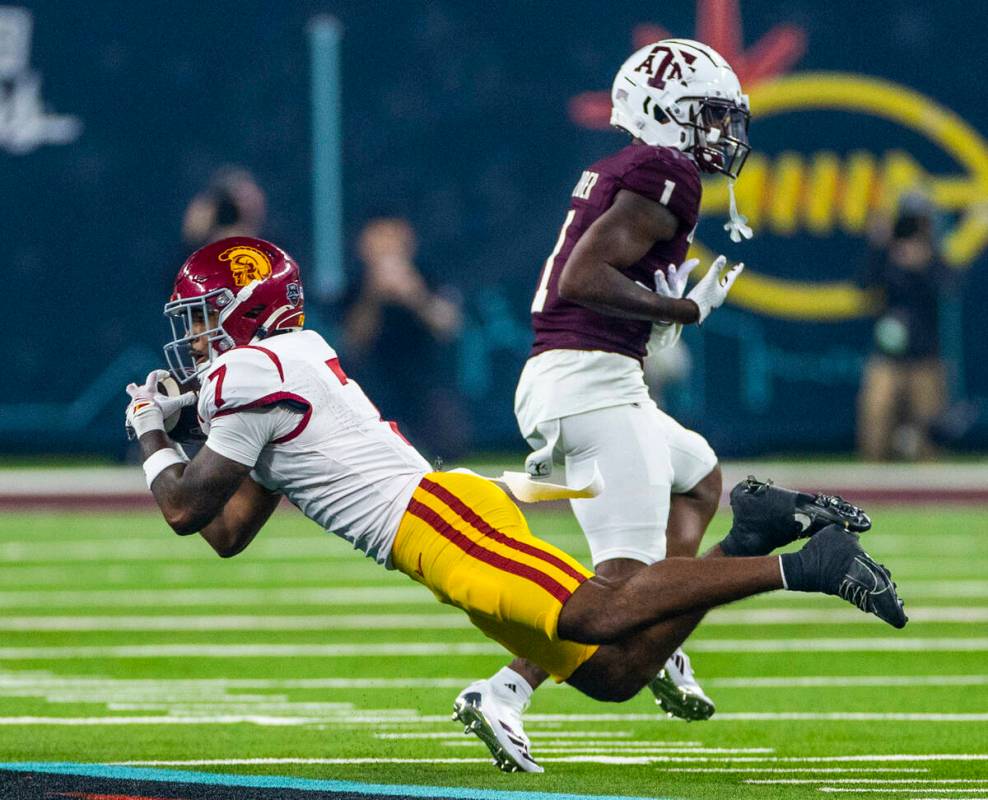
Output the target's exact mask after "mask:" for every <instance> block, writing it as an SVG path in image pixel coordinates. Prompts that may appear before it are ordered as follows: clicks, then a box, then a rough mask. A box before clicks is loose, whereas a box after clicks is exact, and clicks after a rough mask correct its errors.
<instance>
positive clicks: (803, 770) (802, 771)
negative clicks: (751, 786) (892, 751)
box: [663, 766, 930, 784]
mask: <svg viewBox="0 0 988 800" xmlns="http://www.w3.org/2000/svg"><path fill="white" fill-rule="evenodd" d="M663 771H664V772H685V773H689V772H719V773H731V772H740V773H754V772H757V773H759V774H765V773H771V774H773V775H775V774H783V773H797V774H799V775H807V774H814V775H815V774H827V775H829V774H837V773H848V772H866V773H868V774H869V775H870V774H871V773H873V772H890V773H903V772H920V773H925V774H929V772H930V771H929V770H928V769H923V768H922V767H875V766H868V767H792V768H781V769H780V768H778V767H666V768H665V769H664V770H663ZM827 780H832V779H829V778H828V779H827ZM917 780H922V778H917ZM808 782H809V783H816V784H819V783H820V780H819V779H816V780H812V781H808Z"/></svg>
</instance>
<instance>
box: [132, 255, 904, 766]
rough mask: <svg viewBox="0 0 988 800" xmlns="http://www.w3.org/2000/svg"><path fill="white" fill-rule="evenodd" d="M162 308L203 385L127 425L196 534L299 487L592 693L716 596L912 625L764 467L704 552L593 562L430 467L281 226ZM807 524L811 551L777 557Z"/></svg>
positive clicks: (260, 509)
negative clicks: (320, 326)
mask: <svg viewBox="0 0 988 800" xmlns="http://www.w3.org/2000/svg"><path fill="white" fill-rule="evenodd" d="M667 303H668V306H667V307H668V308H669V309H670V311H671V312H672V313H674V314H675V315H676V316H677V317H679V318H683V319H686V318H688V317H689V315H690V313H691V312H693V313H694V314H695V307H694V304H693V303H692V302H691V301H687V300H683V299H668V300H667ZM164 311H165V315H166V316H167V317H168V318H169V320H170V321H171V323H172V326H173V339H172V341H170V342H169V343H168V344H167V345H166V346H165V355H166V358H167V360H168V363H169V365H170V367H171V370H172V373H173V374H174V376H175V378H176V379H177V380H178V381H179V382H180V383H183V384H184V385H186V386H193V387H195V388H193V389H190V390H189V391H187V392H186V393H185V394H182V395H180V396H178V397H172V396H166V395H163V394H160V393H159V392H158V391H157V383H158V380H159V379H160V377H161V375H160V371H157V370H156V371H154V372H152V373H151V374H150V375H149V376H148V378H147V380H146V381H145V383H144V384H143V385H137V384H130V385H129V386H128V387H127V392H128V394H129V395H130V397H131V402H130V403H129V405H128V407H127V411H126V420H127V425H128V426H129V427H130V428H131V429H132V430H133V432H134V434H135V435H136V436H137V438H138V441H139V444H140V449H141V453H142V457H143V468H144V473H145V478H146V480H147V483H148V486H149V487H150V490H151V492H152V494H153V495H154V498H155V500H156V502H157V504H158V506H159V508H160V509H161V513H162V515H163V516H164V518H165V520H166V521H167V523H168V524H169V525H170V526H171V527H172V529H173V530H174V531H175V532H176V533H178V534H181V535H188V534H193V533H196V532H198V533H199V534H200V535H201V536H202V537H203V538H204V539H205V540H206V541H207V542H208V543H209V544H210V545H211V546H212V547H213V549H214V550H215V551H216V552H217V553H218V554H219V555H221V556H223V557H230V556H234V555H236V554H237V553H239V552H241V551H242V550H243V549H244V548H245V547H247V546H248V545H249V544H250V542H251V541H252V540H253V538H254V537H255V536H256V535H257V534H258V532H259V531H260V530H261V528H262V527H263V526H264V524H265V522H267V520H268V518H269V517H270V516H271V514H272V513H273V511H274V510H275V508H276V507H277V505H278V503H279V501H280V499H281V498H282V497H287V498H288V500H289V501H291V502H292V503H293V504H294V505H295V506H296V507H298V508H299V509H300V510H301V511H302V513H303V514H305V515H306V516H307V517H308V518H309V519H311V520H313V521H314V522H315V523H316V524H318V525H319V526H320V527H321V528H322V529H324V530H326V531H328V532H332V533H334V534H336V535H337V536H340V537H342V538H343V539H345V540H347V541H348V542H350V543H351V544H352V545H353V547H354V548H356V549H357V550H359V551H360V552H362V553H364V554H365V555H366V556H367V557H369V558H371V559H373V560H374V561H375V562H376V563H378V564H380V565H381V566H382V567H383V568H385V569H391V570H397V571H399V572H402V573H404V574H405V575H406V576H407V577H409V578H411V579H412V580H414V581H416V582H418V583H421V584H423V586H424V587H426V588H427V589H429V590H431V591H432V593H433V594H434V595H436V597H437V598H438V599H439V600H440V601H441V602H443V603H448V604H450V605H453V606H456V607H458V608H460V609H462V610H463V611H464V612H465V613H466V614H467V615H468V616H469V618H470V620H471V621H472V622H473V624H474V625H475V626H476V627H477V628H478V629H479V630H480V631H481V632H482V633H484V634H485V635H486V636H488V637H490V638H492V639H494V640H495V641H497V642H499V643H500V644H502V645H503V646H504V647H505V649H506V650H507V651H508V652H510V653H512V654H513V655H515V656H516V657H518V658H524V659H527V660H528V661H530V662H531V663H533V664H535V665H537V666H538V667H539V668H540V669H542V670H544V671H545V672H546V673H547V674H549V675H551V676H553V677H554V678H555V679H556V680H559V681H566V682H567V683H569V684H570V685H572V686H574V687H575V688H577V689H579V690H580V691H582V692H584V693H585V694H587V695H589V696H590V697H593V698H596V699H599V700H610V701H621V700H626V699H628V698H630V697H633V696H634V695H635V694H636V693H637V692H638V691H639V690H640V689H641V688H642V687H643V686H645V685H646V684H647V683H648V682H649V681H651V680H652V679H653V678H654V677H655V675H656V673H657V672H658V670H659V669H660V668H661V666H662V665H663V664H664V663H665V661H666V659H668V658H669V656H670V655H671V653H672V652H673V651H674V650H675V648H676V647H678V646H679V644H680V643H681V642H682V641H683V639H684V638H685V637H686V636H688V635H689V633H690V632H691V631H692V630H693V628H694V626H695V625H696V624H697V623H698V621H699V620H700V618H701V617H702V616H703V614H704V613H705V612H706V611H707V610H708V609H710V608H713V607H715V606H718V605H721V604H724V603H729V602H731V601H733V600H738V599H741V598H744V597H748V596H750V595H753V594H757V593H760V592H767V591H772V590H777V589H789V590H792V591H813V592H822V593H825V594H833V595H837V596H840V597H842V598H844V599H845V600H848V601H850V602H852V603H854V604H855V605H857V606H858V607H859V608H861V609H862V610H864V611H866V612H870V613H872V614H875V615H876V616H878V617H880V618H881V619H883V620H884V621H886V622H888V623H889V624H891V625H893V626H895V627H902V626H903V625H905V623H906V617H905V614H904V613H903V610H902V605H901V602H900V601H899V599H898V597H897V595H896V593H895V589H894V586H893V584H892V580H891V577H890V575H889V573H888V572H887V571H886V570H885V569H884V568H883V567H882V566H881V565H879V564H877V563H876V562H874V561H873V560H872V559H871V558H870V557H869V556H868V555H867V554H866V553H865V552H864V551H863V550H862V549H861V547H860V545H859V543H858V539H857V537H856V536H855V535H853V534H851V533H848V532H846V531H845V530H843V528H841V527H840V526H837V525H830V526H825V527H822V529H819V530H817V529H813V530H805V529H804V528H803V527H800V526H796V527H793V526H792V525H791V519H789V514H788V510H789V505H790V504H791V502H792V500H793V498H792V497H790V495H789V494H787V493H785V491H784V490H775V488H776V487H767V486H765V485H764V484H760V485H759V486H758V487H756V488H754V489H753V490H752V491H750V492H748V493H747V494H746V499H745V502H746V503H747V504H748V505H747V506H746V507H745V508H744V509H743V510H744V511H745V515H744V516H745V519H746V520H747V522H746V523H745V524H743V525H742V524H736V525H735V527H734V529H732V532H731V534H729V536H728V539H727V540H725V542H724V543H723V545H722V547H721V548H715V549H714V551H713V552H712V553H710V554H708V557H705V558H703V559H693V558H669V559H666V560H663V561H659V562H657V563H654V564H651V565H649V566H645V567H643V568H642V569H640V570H637V571H636V572H634V573H633V574H630V575H628V576H622V577H619V578H604V577H600V576H595V575H593V574H592V573H591V572H590V571H589V570H587V569H586V568H584V567H583V566H582V565H581V564H580V563H579V562H578V561H576V560H575V559H574V558H572V557H570V556H569V555H568V554H567V553H565V552H563V551H562V550H560V549H558V548H556V547H554V546H552V545H550V544H548V543H546V542H544V541H542V540H540V539H538V538H537V537H536V536H534V535H533V534H532V532H531V531H530V530H529V528H528V525H527V523H526V521H525V518H524V516H523V515H522V514H521V512H520V511H519V509H518V507H517V506H516V505H515V504H514V503H513V502H512V500H511V499H510V498H509V497H508V495H507V494H505V493H504V492H503V491H502V490H501V489H500V488H498V487H497V486H496V485H495V484H494V483H492V482H491V481H489V480H487V479H485V478H482V477H480V476H477V475H474V474H466V473H461V472H434V471H431V470H430V468H429V465H428V464H427V463H426V461H425V459H423V458H422V456H421V455H419V453H418V452H417V451H416V450H415V448H414V447H412V446H411V445H410V444H409V443H408V442H407V441H406V440H405V439H404V438H403V437H402V436H401V434H400V433H399V431H398V429H397V426H395V425H394V423H391V422H387V421H385V420H384V419H382V417H381V414H380V412H379V411H378V409H377V408H376V407H375V406H374V404H373V403H372V402H371V401H370V400H369V399H368V398H367V396H366V395H365V394H364V392H363V391H362V390H361V388H360V386H359V385H358V384H357V383H356V382H355V381H353V380H352V379H350V378H349V377H348V376H347V374H346V372H345V370H344V367H343V365H341V363H340V360H339V358H338V356H337V354H336V352H335V351H334V350H333V348H332V347H330V345H329V344H328V343H327V342H326V341H325V340H324V339H323V338H322V337H321V336H320V335H319V334H318V333H316V332H314V331H311V330H305V329H304V327H303V325H304V294H303V287H302V282H301V279H300V276H299V270H298V266H297V264H296V263H295V261H294V260H293V259H292V258H291V257H290V256H289V255H288V254H287V253H285V252H284V251H282V250H281V249H280V248H278V247H276V246H275V245H273V244H271V243H270V242H266V241H263V240H261V239H254V238H247V237H236V238H231V239H224V240H221V241H218V242H215V243H213V244H210V245H207V246H206V247H204V248H202V249H201V250H198V251H197V252H195V253H194V254H192V255H191V256H190V257H189V259H188V260H187V261H186V262H185V264H184V265H183V266H182V267H181V269H180V270H179V273H178V276H177V278H176V281H175V286H174V292H173V294H172V296H171V299H170V300H169V302H168V303H167V304H166V305H165V307H164ZM193 404H195V406H196V410H197V413H198V416H199V420H200V425H201V428H202V430H203V432H204V433H205V434H206V437H207V438H206V442H205V445H204V446H203V447H202V448H201V449H200V450H199V452H198V453H197V454H196V455H195V456H194V457H193V458H192V459H191V461H188V460H186V459H185V458H184V457H183V455H182V454H181V453H180V452H179V451H178V450H177V449H176V448H175V446H174V442H172V440H171V439H169V437H168V436H167V435H166V433H165V419H166V418H168V419H170V418H171V417H172V416H173V415H174V414H175V413H176V412H178V411H179V410H180V409H181V408H182V407H184V406H187V405H193ZM773 490H774V491H773ZM780 510H781V512H782V513H780ZM808 533H812V534H813V536H812V538H810V539H809V541H808V542H807V544H806V545H805V546H804V547H803V549H802V550H800V551H798V552H795V553H791V554H785V555H782V556H769V555H767V554H768V553H770V552H771V551H772V550H773V549H775V548H777V547H781V546H782V545H785V544H788V543H789V542H791V541H793V540H794V539H795V538H797V537H799V536H805V535H807V534H808ZM729 540H730V541H729ZM728 554H731V555H733V556H735V557H731V558H724V557H720V556H724V555H728ZM464 709H465V710H464V712H463V716H464V717H465V718H466V719H467V721H468V722H467V724H468V726H470V727H471V728H473V729H474V730H475V731H477V733H478V734H479V735H481V738H483V739H484V741H485V743H487V745H488V747H490V749H491V751H492V752H493V753H494V754H495V758H496V759H497V760H498V763H499V764H501V765H502V766H503V767H504V768H506V769H529V768H530V767H532V765H534V762H532V765H529V764H528V763H527V762H524V763H523V764H522V765H519V764H518V763H517V762H516V761H515V760H514V759H515V758H516V757H517V756H516V755H515V753H516V751H517V745H516V744H515V743H514V742H513V741H512V734H511V731H506V730H504V729H502V728H492V727H490V726H487V721H486V717H484V715H483V714H480V713H479V711H478V709H479V706H477V705H476V704H473V703H472V698H467V701H466V703H465V706H464ZM474 711H478V713H474ZM534 766H536V767H537V765H534Z"/></svg>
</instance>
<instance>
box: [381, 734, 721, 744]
mask: <svg viewBox="0 0 988 800" xmlns="http://www.w3.org/2000/svg"><path fill="white" fill-rule="evenodd" d="M546 735H549V734H546ZM551 735H552V736H555V737H556V738H557V739H590V738H597V739H621V738H625V737H629V736H631V731H558V732H557V731H553V732H552V734H551ZM374 738H375V739H428V740H432V739H462V738H463V734H462V733H440V732H438V731H437V732H433V733H375V734H374ZM537 738H538V737H537V736H532V739H537ZM475 743H476V742H473V741H471V742H470V744H475ZM676 744H680V745H683V746H687V745H696V746H697V747H699V746H700V745H701V744H702V742H676Z"/></svg>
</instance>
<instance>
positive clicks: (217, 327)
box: [164, 289, 236, 384]
mask: <svg viewBox="0 0 988 800" xmlns="http://www.w3.org/2000/svg"><path fill="white" fill-rule="evenodd" d="M233 299H234V297H233V292H231V291H230V290H229V289H216V290H214V291H211V292H207V293H206V294H202V295H198V296H196V297H189V298H184V299H178V300H172V301H170V302H168V303H166V304H165V309H164V313H165V316H166V317H168V321H169V322H170V323H171V326H172V340H171V341H170V342H169V343H168V344H166V345H165V347H164V351H165V359H166V361H167V362H168V368H169V370H171V373H172V375H173V376H174V377H175V380H177V381H178V382H179V383H180V384H185V383H189V382H190V381H192V380H193V379H195V378H197V377H198V376H199V375H200V374H201V373H202V371H203V370H205V369H207V368H208V367H209V365H210V364H212V362H213V359H214V358H215V357H217V356H218V355H220V354H221V353H224V352H226V351H227V350H229V349H230V348H232V347H234V346H235V344H236V343H235V342H234V340H233V338H232V337H231V336H230V335H229V334H228V333H227V332H226V331H225V330H224V329H223V317H224V316H225V315H224V314H223V312H222V311H220V313H219V314H218V315H217V308H220V309H224V310H227V309H229V307H230V306H231V304H232V302H233ZM213 317H215V319H216V322H215V324H213V323H211V319H212V318H213ZM203 337H205V338H206V359H205V361H203V362H202V363H201V364H197V363H196V361H195V358H194V357H193V354H192V343H193V342H195V341H197V340H199V339H201V338H203Z"/></svg>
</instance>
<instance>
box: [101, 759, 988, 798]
mask: <svg viewBox="0 0 988 800" xmlns="http://www.w3.org/2000/svg"><path fill="white" fill-rule="evenodd" d="M846 759H853V760H857V761H868V760H871V761H882V760H888V759H895V760H910V759H916V760H921V761H965V760H985V759H988V755H985V756H977V755H947V754H928V753H927V754H922V755H920V756H913V755H901V756H898V755H896V756H888V755H886V756H830V757H827V756H816V757H807V758H798V757H788V758H786V757H781V756H772V757H767V756H766V757H750V756H730V757H727V758H710V757H707V756H700V757H688V756H633V757H623V756H597V757H591V758H584V757H581V756H554V757H553V756H550V757H548V758H540V759H539V761H543V762H550V763H581V762H588V763H600V764H654V763H662V764H666V763H682V762H726V763H733V762H736V761H772V762H793V761H818V762H829V761H842V760H846ZM110 763H112V764H115V765H122V766H132V767H205V766H247V765H254V764H395V763H397V764H429V763H437V764H461V763H462V764H490V758H442V759H427V758H426V759H387V758H384V759H376V758H361V759H349V758H222V759H196V760H184V761H115V762H110ZM878 769H881V768H880V767H879V768H876V771H877V770H878ZM685 771H689V772H693V771H695V769H693V768H691V769H689V770H685ZM730 771H731V772H736V771H737V770H736V769H731V770H730ZM800 771H801V772H802V771H803V770H800ZM869 771H871V770H869ZM818 782H819V781H818ZM914 791H923V790H922V789H918V790H914Z"/></svg>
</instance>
